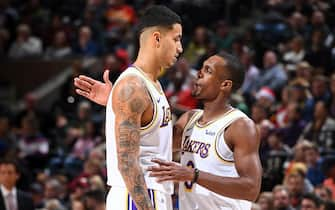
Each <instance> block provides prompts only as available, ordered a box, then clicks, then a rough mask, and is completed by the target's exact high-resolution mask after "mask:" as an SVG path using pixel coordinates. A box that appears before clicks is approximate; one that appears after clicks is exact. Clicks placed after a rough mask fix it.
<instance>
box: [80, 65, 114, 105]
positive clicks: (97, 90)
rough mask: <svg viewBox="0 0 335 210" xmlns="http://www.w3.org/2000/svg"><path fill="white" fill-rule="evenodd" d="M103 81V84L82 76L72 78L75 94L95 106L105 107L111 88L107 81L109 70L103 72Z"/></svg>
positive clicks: (109, 82)
mask: <svg viewBox="0 0 335 210" xmlns="http://www.w3.org/2000/svg"><path fill="white" fill-rule="evenodd" d="M103 79H104V82H105V83H103V82H100V81H98V80H95V79H92V78H91V77H87V76H84V75H80V76H78V77H76V78H74V86H75V87H76V93H77V94H79V95H81V96H84V97H85V98H88V99H89V100H91V101H93V102H95V103H97V104H100V105H103V106H106V105H107V101H108V96H109V94H110V92H111V90H112V86H113V85H112V82H111V81H110V80H109V70H106V71H105V72H104V75H103Z"/></svg>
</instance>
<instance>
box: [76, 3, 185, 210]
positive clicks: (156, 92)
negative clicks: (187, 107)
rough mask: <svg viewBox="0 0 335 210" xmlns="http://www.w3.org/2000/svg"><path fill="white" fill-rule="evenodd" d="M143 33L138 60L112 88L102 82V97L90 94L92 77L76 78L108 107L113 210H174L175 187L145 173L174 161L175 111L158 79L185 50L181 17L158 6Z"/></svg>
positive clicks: (151, 11) (143, 22) (145, 17)
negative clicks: (159, 163) (156, 160)
mask: <svg viewBox="0 0 335 210" xmlns="http://www.w3.org/2000/svg"><path fill="white" fill-rule="evenodd" d="M139 32H140V34H139V42H140V48H139V52H138V56H137V59H136V61H135V62H134V64H133V65H132V66H130V67H129V68H128V69H126V70H125V71H124V72H123V73H122V74H121V75H120V77H119V78H118V80H117V81H116V82H115V84H114V85H113V88H112V89H111V84H110V83H109V82H108V83H106V84H103V87H104V88H105V89H104V88H101V89H100V90H103V91H102V92H101V93H99V94H101V95H102V96H103V97H100V96H99V94H98V95H96V94H94V93H93V92H91V91H90V90H91V89H92V87H90V86H92V85H95V84H94V81H93V80H91V79H90V78H88V77H83V76H81V78H76V79H75V85H76V86H77V87H79V90H77V93H78V94H80V95H83V96H85V97H88V98H89V99H91V100H93V101H95V102H97V103H99V104H101V105H106V149H107V152H106V153H107V156H106V158H107V184H108V185H110V186H111V187H112V188H111V189H110V191H109V193H108V196H107V209H108V210H115V209H136V208H137V209H141V210H148V209H160V210H161V209H163V210H170V209H172V200H171V194H172V193H173V183H172V182H164V183H158V182H157V181H156V179H155V178H153V177H149V172H148V171H147V170H146V169H147V167H149V166H151V165H153V164H155V163H153V162H151V160H152V159H153V158H161V159H163V160H166V161H171V160H172V125H171V112H170V107H169V104H168V101H167V99H166V97H165V95H164V93H163V90H162V88H161V86H160V84H159V82H158V80H157V77H158V75H159V73H160V71H161V69H163V68H169V67H171V66H172V65H173V64H174V63H175V62H176V61H177V57H178V56H179V54H180V53H181V52H182V45H181V37H182V26H181V19H180V17H179V16H178V15H177V14H175V13H174V12H173V11H171V10H170V9H168V8H167V7H165V6H153V7H151V8H149V9H148V10H146V12H145V13H144V14H143V16H142V17H141V19H140V24H139ZM106 75H107V76H106ZM107 77H108V73H105V74H104V79H105V81H106V80H107ZM85 87H89V90H87V89H86V91H85ZM110 90H111V93H110V94H109V91H110ZM108 95H109V97H108V99H106V98H107V96H108ZM135 205H136V207H135Z"/></svg>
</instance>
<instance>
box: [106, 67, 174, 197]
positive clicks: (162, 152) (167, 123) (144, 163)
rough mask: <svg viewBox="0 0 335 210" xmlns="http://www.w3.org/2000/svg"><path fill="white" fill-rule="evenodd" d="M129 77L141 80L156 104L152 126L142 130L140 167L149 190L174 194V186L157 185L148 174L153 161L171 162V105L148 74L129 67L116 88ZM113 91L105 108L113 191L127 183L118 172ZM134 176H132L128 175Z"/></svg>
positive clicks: (108, 163) (109, 180) (107, 145)
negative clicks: (158, 159) (156, 159)
mask: <svg viewBox="0 0 335 210" xmlns="http://www.w3.org/2000/svg"><path fill="white" fill-rule="evenodd" d="M129 76H135V77H138V78H140V79H141V80H142V81H143V82H144V84H145V87H146V89H147V92H148V94H149V96H150V100H151V102H152V103H153V109H154V111H153V117H152V120H151V122H150V123H148V124H147V125H145V126H144V127H141V130H140V154H139V164H140V167H141V169H142V172H143V174H144V178H145V181H146V185H147V187H148V188H150V189H154V190H159V191H161V192H165V193H169V194H172V193H173V184H172V183H171V182H165V183H157V182H156V181H155V179H154V178H152V177H149V173H148V172H147V171H146V168H147V167H148V166H152V165H153V163H152V162H151V160H152V159H153V158H160V159H164V160H171V159H172V124H171V112H170V107H169V104H168V101H167V99H166V97H165V95H164V93H163V91H162V90H161V88H157V86H156V84H154V83H153V82H152V81H151V80H150V79H148V78H147V77H146V76H145V74H144V73H143V72H142V71H141V70H139V69H137V68H135V67H129V68H128V69H127V70H126V71H124V72H123V73H122V74H121V75H120V77H119V78H118V80H117V81H116V82H115V84H114V87H116V86H117V84H118V83H119V82H120V81H121V80H124V79H128V78H127V77H129ZM112 95H113V90H112V92H111V94H110V96H109V99H108V103H107V107H106V109H107V110H106V159H107V184H108V185H110V186H113V187H125V183H124V181H123V178H122V176H121V174H120V171H119V169H118V159H117V149H116V148H117V147H116V138H115V113H114V110H113V108H112ZM129 176H131V174H129Z"/></svg>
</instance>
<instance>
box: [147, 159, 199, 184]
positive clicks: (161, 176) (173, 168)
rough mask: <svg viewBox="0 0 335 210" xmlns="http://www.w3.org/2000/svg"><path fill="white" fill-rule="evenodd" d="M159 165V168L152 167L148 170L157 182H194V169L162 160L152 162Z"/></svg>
mask: <svg viewBox="0 0 335 210" xmlns="http://www.w3.org/2000/svg"><path fill="white" fill-rule="evenodd" d="M151 161H152V162H154V163H157V164H158V165H157V166H150V167H149V168H148V169H147V170H148V171H151V173H150V176H151V177H156V178H157V179H156V180H157V182H163V181H175V182H185V181H192V180H193V178H194V169H193V168H189V167H186V166H182V165H181V164H179V163H176V162H168V161H164V160H160V159H153V160H151Z"/></svg>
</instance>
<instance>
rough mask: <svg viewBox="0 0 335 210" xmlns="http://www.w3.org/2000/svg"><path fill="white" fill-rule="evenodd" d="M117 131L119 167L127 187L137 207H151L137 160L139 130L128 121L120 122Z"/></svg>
mask: <svg viewBox="0 0 335 210" xmlns="http://www.w3.org/2000/svg"><path fill="white" fill-rule="evenodd" d="M119 132H120V136H119V151H118V155H119V168H120V171H121V174H122V176H123V179H124V181H125V183H126V186H127V189H128V191H129V193H130V195H131V197H132V199H133V200H134V201H135V203H136V206H137V208H138V209H143V210H145V209H151V201H150V198H149V195H148V192H147V188H146V184H145V181H144V177H143V173H142V170H141V168H140V167H139V164H138V160H137V158H138V152H139V148H140V145H139V138H140V132H139V130H138V128H137V127H136V126H135V125H134V124H132V123H130V122H129V121H124V122H122V123H121V125H120V127H119Z"/></svg>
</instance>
